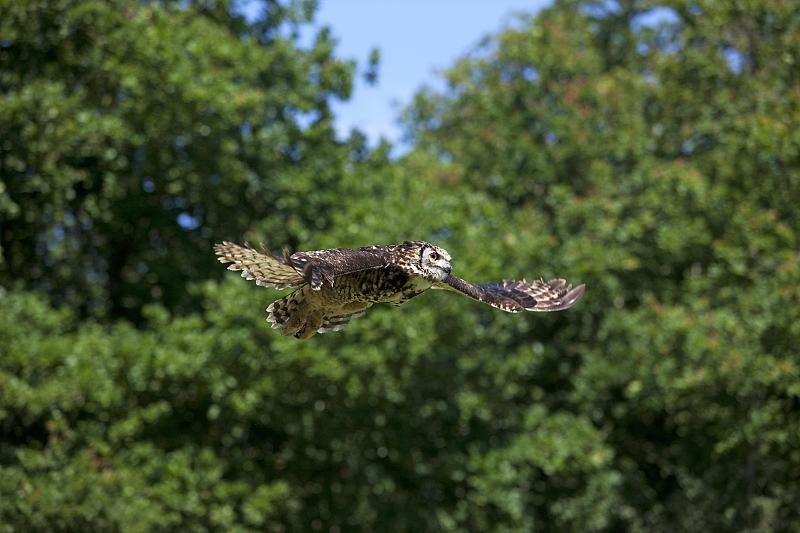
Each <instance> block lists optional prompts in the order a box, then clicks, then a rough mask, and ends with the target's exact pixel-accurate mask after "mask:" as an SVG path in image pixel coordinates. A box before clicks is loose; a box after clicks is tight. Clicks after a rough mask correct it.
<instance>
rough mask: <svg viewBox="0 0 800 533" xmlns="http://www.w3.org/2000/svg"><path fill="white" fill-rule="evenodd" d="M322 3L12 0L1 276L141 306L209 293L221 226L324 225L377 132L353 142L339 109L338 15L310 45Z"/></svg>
mask: <svg viewBox="0 0 800 533" xmlns="http://www.w3.org/2000/svg"><path fill="white" fill-rule="evenodd" d="M311 13H312V7H311V4H308V3H298V4H292V5H291V7H290V6H287V5H284V4H282V3H280V2H275V1H268V2H264V4H263V12H262V13H261V15H260V16H259V17H258V18H256V19H255V20H252V21H248V20H247V19H246V18H245V17H244V15H242V14H241V13H240V12H239V11H237V10H236V9H234V6H233V4H232V3H230V2H228V1H220V2H176V1H169V2H132V1H127V0H120V1H113V2H94V1H88V0H85V1H84V0H59V1H57V2H35V1H29V2H28V1H26V2H11V1H4V2H2V4H0V34H1V35H2V36H3V40H2V44H0V73H1V74H0V98H2V100H0V139H2V150H3V156H2V157H1V158H0V181H1V182H2V184H3V187H2V189H0V217H1V218H0V250H2V259H0V283H2V284H4V285H6V286H9V287H19V288H24V289H33V290H42V291H45V292H46V293H47V294H49V295H50V296H51V298H52V299H53V301H57V302H65V303H68V304H69V305H70V306H71V307H73V308H75V309H79V310H80V314H81V315H82V316H93V317H97V318H106V317H108V318H127V319H131V320H134V321H138V320H139V318H140V313H141V307H142V306H143V305H144V304H146V303H148V302H153V301H155V302H160V303H162V304H163V305H165V306H166V307H167V308H168V309H172V310H175V311H177V312H187V311H189V310H191V309H192V308H193V307H194V306H196V305H197V300H196V299H194V298H192V297H191V295H190V293H189V292H188V291H187V290H186V289H187V284H188V283H190V282H191V281H192V280H202V279H205V278H206V277H208V276H209V275H211V274H212V272H215V270H214V268H215V265H214V264H213V262H210V261H208V258H207V253H206V252H207V250H208V244H209V242H213V240H214V239H220V238H223V237H225V238H228V237H230V236H232V235H236V236H239V235H243V234H245V235H254V233H252V232H254V231H255V230H258V231H259V233H262V232H263V233H266V234H269V235H271V236H273V238H274V239H275V240H276V241H279V242H284V243H286V244H289V245H292V244H295V243H296V242H297V241H298V240H299V239H302V238H305V232H306V231H307V228H316V229H324V228H325V227H326V226H327V224H328V221H327V220H326V218H325V213H328V212H329V211H330V209H329V207H330V205H331V204H332V202H333V201H334V198H333V197H332V196H331V195H330V192H329V191H330V189H331V187H332V184H333V183H335V182H336V180H337V179H339V178H340V176H341V173H342V172H343V169H344V164H345V162H346V161H348V159H349V156H350V152H351V151H352V150H354V149H357V148H358V147H359V142H358V141H357V140H354V141H353V143H352V144H348V143H339V142H337V141H336V140H335V135H334V130H333V127H332V116H331V112H330V109H329V106H328V104H329V101H330V99H331V98H346V97H348V95H349V93H350V88H351V78H352V74H353V72H352V71H353V64H352V63H349V62H345V61H342V60H339V59H336V58H335V57H334V56H333V48H334V44H335V43H334V41H333V40H332V38H331V37H330V34H329V32H328V31H327V30H322V31H320V32H319V33H318V35H317V36H316V40H315V41H314V43H313V44H312V45H311V46H310V47H309V48H307V49H303V48H300V47H299V46H298V44H297V41H296V39H297V26H298V25H299V24H300V23H302V22H304V21H306V20H308V19H309V18H310V16H311ZM268 215H269V216H270V217H271V218H269V219H268V222H267V223H266V224H267V225H266V226H263V227H257V226H255V225H256V224H258V223H259V221H262V220H265V219H267V216H268Z"/></svg>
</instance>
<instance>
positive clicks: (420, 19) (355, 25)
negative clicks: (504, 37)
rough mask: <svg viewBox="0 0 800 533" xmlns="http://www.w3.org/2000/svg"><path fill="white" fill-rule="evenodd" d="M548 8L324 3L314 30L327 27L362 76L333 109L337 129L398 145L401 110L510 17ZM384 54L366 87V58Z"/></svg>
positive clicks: (437, 1)
mask: <svg viewBox="0 0 800 533" xmlns="http://www.w3.org/2000/svg"><path fill="white" fill-rule="evenodd" d="M549 4H550V0H320V6H319V10H318V11H317V14H316V19H315V22H314V25H315V26H318V27H319V26H322V25H327V26H330V27H331V30H332V33H333V35H334V36H335V37H337V38H338V40H339V46H338V48H337V54H336V55H337V56H338V57H341V58H347V59H355V60H356V61H357V62H358V64H359V67H360V69H359V75H358V76H357V78H356V80H355V90H354V92H353V95H352V98H351V99H350V100H349V101H348V102H345V103H336V104H335V106H334V111H335V113H336V116H337V117H338V121H337V129H338V130H339V132H340V134H341V136H342V137H346V136H347V133H348V132H349V131H350V129H351V128H358V129H360V130H361V131H362V132H364V133H365V134H366V135H367V137H368V138H369V139H370V143H371V144H374V143H375V142H376V141H377V140H378V139H379V138H380V137H381V136H383V137H386V138H387V139H389V140H390V141H392V142H398V141H399V140H400V137H401V130H400V128H399V127H398V125H397V123H396V121H397V117H398V115H399V113H400V109H401V108H402V107H403V106H404V105H406V104H408V103H409V102H410V101H411V97H412V96H413V94H414V92H415V91H416V90H417V89H419V88H420V87H421V86H423V85H432V86H434V87H435V86H437V83H438V79H437V76H436V71H437V70H442V69H445V68H447V67H448V66H450V65H452V64H453V63H454V61H455V60H456V59H457V58H458V57H460V56H462V55H464V54H465V53H467V52H468V51H469V50H470V49H472V48H473V47H474V46H475V45H476V44H477V43H478V42H479V41H480V40H481V38H483V37H485V36H486V35H488V34H490V33H494V32H496V31H497V30H499V29H501V28H502V27H503V26H504V24H506V23H507V22H509V21H510V20H512V15H513V13H519V12H526V13H535V12H537V11H539V10H540V9H542V8H543V7H545V6H547V5H549ZM373 47H377V48H378V49H379V50H380V53H381V62H380V67H379V76H378V83H377V84H375V85H372V86H370V85H367V84H366V83H365V82H364V79H363V76H362V75H361V74H363V69H364V67H365V66H366V64H367V58H368V56H369V52H370V50H371V49H372V48H373Z"/></svg>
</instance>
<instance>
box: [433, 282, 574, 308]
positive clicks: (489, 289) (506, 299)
mask: <svg viewBox="0 0 800 533" xmlns="http://www.w3.org/2000/svg"><path fill="white" fill-rule="evenodd" d="M434 287H435V288H437V289H449V290H452V291H456V292H459V293H461V294H465V295H467V296H469V297H470V298H472V299H474V300H477V301H479V302H483V303H486V304H489V305H491V306H492V307H495V308H497V309H500V310H502V311H506V312H507V313H520V312H522V311H561V310H563V309H568V308H570V307H572V306H573V305H575V302H577V301H578V300H579V299H580V297H581V296H583V291H584V290H586V285H585V284H581V285H578V286H577V287H575V288H574V289H573V288H572V286H569V285H567V282H566V281H565V280H563V279H552V280H550V281H544V280H536V281H533V282H528V281H524V280H523V281H503V282H500V283H488V284H485V285H474V284H472V283H469V282H466V281H464V280H463V279H461V278H458V277H456V276H453V275H452V274H451V275H448V276H447V278H446V279H445V280H444V281H443V282H438V283H435V284H434Z"/></svg>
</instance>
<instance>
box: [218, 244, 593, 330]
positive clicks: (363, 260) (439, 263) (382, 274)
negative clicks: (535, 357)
mask: <svg viewBox="0 0 800 533" xmlns="http://www.w3.org/2000/svg"><path fill="white" fill-rule="evenodd" d="M214 252H215V253H216V254H217V258H218V260H219V261H220V262H222V263H230V265H228V269H229V270H240V271H241V272H242V277H244V278H245V279H248V280H253V281H255V282H256V283H257V284H258V285H261V286H265V287H274V288H278V289H282V288H290V287H291V288H296V290H295V291H293V292H292V293H290V294H288V295H287V296H284V297H283V298H281V299H279V300H276V301H275V302H273V303H272V304H270V306H269V307H267V320H268V321H269V322H270V324H272V327H273V328H275V329H278V330H280V332H281V333H282V334H283V335H294V336H295V337H297V338H301V339H307V338H309V337H311V336H312V335H314V334H315V333H325V332H328V331H338V330H340V329H342V328H343V327H344V326H345V325H346V324H347V323H348V322H349V321H350V320H351V319H353V318H356V317H358V316H361V315H363V314H364V311H365V310H366V309H368V308H369V307H370V306H372V305H373V304H376V303H391V304H394V305H400V304H402V303H404V302H406V301H408V300H409V299H411V298H413V297H414V296H417V295H418V294H420V293H422V292H424V291H426V290H428V289H430V288H435V289H448V290H451V291H456V292H459V293H461V294H464V295H466V296H469V297H470V298H472V299H474V300H477V301H479V302H483V303H486V304H489V305H491V306H492V307H495V308H497V309H501V310H503V311H506V312H509V313H519V312H522V311H560V310H563V309H567V308H569V307H572V306H573V305H574V304H575V302H577V301H578V299H579V298H580V297H581V296H582V295H583V292H584V289H585V285H579V286H577V287H575V288H574V289H573V288H572V287H570V286H568V285H567V283H566V281H565V280H563V279H553V280H550V281H547V282H545V281H544V280H537V281H534V282H531V283H529V282H527V281H525V280H522V281H503V282H499V283H489V284H484V285H474V284H471V283H468V282H466V281H464V280H462V279H461V278H458V277H456V276H453V275H452V274H451V273H450V271H451V264H450V254H449V253H447V251H446V250H444V249H442V248H439V247H438V246H435V245H433V244H430V243H428V242H424V241H406V242H404V243H400V244H392V245H387V246H365V247H363V248H358V249H355V250H350V249H346V248H335V249H330V250H317V251H311V252H298V253H295V254H289V253H288V251H284V253H283V256H282V257H277V256H274V255H271V254H269V253H263V252H259V251H257V250H255V249H254V248H251V247H249V246H240V245H238V244H234V243H231V242H223V243H221V244H217V245H215V246H214Z"/></svg>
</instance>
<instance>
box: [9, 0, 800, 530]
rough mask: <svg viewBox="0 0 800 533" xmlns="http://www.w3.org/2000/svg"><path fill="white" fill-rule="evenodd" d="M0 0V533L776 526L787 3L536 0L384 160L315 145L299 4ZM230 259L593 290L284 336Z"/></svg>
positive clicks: (795, 33) (784, 279) (428, 100)
mask: <svg viewBox="0 0 800 533" xmlns="http://www.w3.org/2000/svg"><path fill="white" fill-rule="evenodd" d="M0 6H2V7H1V8H0V65H2V69H0V118H2V120H0V146H1V147H2V153H1V154H0V176H1V177H2V181H0V186H1V187H2V188H0V239H2V240H0V245H2V263H0V332H2V335H0V496H1V497H0V530H8V531H11V530H18V529H19V530H28V529H33V530H75V529H92V530H116V529H120V530H126V531H128V530H130V531H139V530H141V531H150V530H154V529H159V530H160V529H176V530H177V529H180V530H187V529H188V530H209V529H210V530H215V529H217V530H237V531H250V530H253V531H264V530H267V531H316V530H320V531H332V532H335V531H407V530H417V531H617V530H623V531H667V530H670V531H672V530H676V529H677V530H685V531H708V530H714V531H742V530H744V531H761V530H772V531H791V530H795V529H797V528H798V527H800V514H798V511H797V505H796V495H797V494H798V493H800V483H799V482H798V480H800V452H798V446H797V443H798V438H800V409H799V407H800V400H799V398H800V379H799V378H800V370H799V369H798V365H800V359H798V355H797V346H798V345H800V269H799V268H798V266H797V265H798V259H800V254H799V253H798V250H800V242H798V240H799V239H798V232H800V218H799V217H798V216H797V210H796V207H795V206H796V205H800V170H798V169H800V133H798V132H800V128H798V125H800V91H799V90H798V87H800V74H798V72H800V71H798V69H797V68H796V62H797V61H798V60H800V53H799V52H800V7H798V6H796V5H795V4H794V3H791V2H781V1H779V0H757V1H753V2H748V3H747V4H746V5H744V4H742V5H739V4H735V3H733V4H730V5H728V6H722V5H721V4H720V3H717V2H711V1H710V0H709V1H704V0H696V1H690V2H687V1H683V0H674V1H663V2H656V1H649V0H624V1H623V0H620V1H617V2H594V1H578V0H563V1H559V2H556V3H555V5H553V6H552V7H551V8H548V9H546V10H544V11H542V12H541V13H540V14H538V15H536V16H535V17H522V18H520V19H519V20H517V21H515V23H514V24H512V25H510V26H509V27H507V28H505V29H504V30H502V31H500V32H498V33H497V34H496V35H494V36H492V37H490V38H488V39H487V40H486V41H485V43H484V44H483V45H482V46H481V47H479V48H477V49H476V50H475V51H474V52H472V53H471V54H469V55H468V56H466V57H464V58H463V59H461V60H460V61H458V62H457V63H456V64H455V65H453V66H452V68H450V69H449V70H448V72H447V73H446V80H447V88H446V90H444V91H442V92H438V93H437V92H433V91H431V90H424V91H421V92H420V93H419V94H418V95H417V97H416V99H415V101H414V103H413V104H412V105H411V106H410V107H409V108H408V109H407V110H406V111H405V113H404V120H405V122H406V124H407V127H408V133H409V139H410V141H411V147H412V149H411V151H410V152H409V153H408V155H406V156H404V157H403V158H401V159H399V160H394V161H392V160H390V159H389V158H388V156H387V153H388V149H389V147H388V146H386V145H379V146H377V147H375V148H373V149H368V148H367V147H366V146H365V145H364V143H363V140H362V139H361V137H360V136H359V135H358V134H357V133H356V134H354V135H353V136H352V137H351V139H350V140H348V141H346V142H338V141H336V139H335V136H334V133H333V130H332V126H331V121H332V118H333V117H332V116H331V114H330V111H329V110H328V102H329V100H330V98H334V97H346V96H347V94H348V91H349V84H350V81H351V76H352V75H353V65H352V64H351V63H348V62H346V61H343V60H341V59H338V58H336V57H335V53H334V52H335V51H334V41H333V38H332V37H331V36H330V34H329V33H328V32H327V31H326V30H323V31H322V32H320V34H319V35H318V37H317V39H316V41H315V42H314V44H312V45H311V46H309V47H303V46H301V45H300V44H299V42H298V41H297V40H296V30H297V25H298V24H302V22H303V21H306V20H308V19H309V17H310V13H311V11H313V5H311V4H308V5H306V4H294V3H292V4H280V3H277V2H265V3H264V4H263V7H264V11H263V13H262V16H261V17H260V18H258V19H256V20H248V19H245V18H243V17H242V16H241V15H239V14H237V11H236V9H234V8H235V6H233V5H231V4H228V3H225V2H219V3H214V2H174V3H173V2H159V3H148V2H137V3H132V2H131V3H129V2H122V1H120V2H90V1H88V0H74V1H67V0H62V1H59V2H47V3H40V2H35V1H33V0H31V1H25V2H16V3H13V4H12V3H10V2H4V3H2V4H0ZM370 69H374V65H372V66H370ZM241 237H247V238H250V239H252V240H254V241H258V240H264V241H265V242H268V243H269V245H270V246H271V247H272V248H273V249H278V248H280V246H282V245H284V244H288V245H290V246H293V247H300V248H303V249H312V248H317V247H329V246H348V245H352V246H355V245H363V244H368V243H372V242H385V243H388V242H393V241H398V240H403V239H405V238H424V239H429V240H433V241H436V242H438V243H440V244H442V245H444V246H445V247H446V248H448V250H450V252H451V253H452V255H453V257H454V260H455V268H456V269H457V270H458V272H459V273H460V274H462V275H463V276H464V277H466V278H468V279H474V280H476V281H481V280H487V281H488V280H494V279H500V278H503V277H512V276H522V275H527V276H530V277H533V276H539V275H541V276H544V277H546V278H547V277H553V276H557V275H558V276H564V277H567V278H568V279H570V280H575V281H583V282H586V283H587V285H588V290H587V293H586V296H585V297H584V300H583V301H582V302H581V303H580V304H579V305H578V306H576V307H575V308H573V309H572V310H570V311H569V312H566V313H561V314H554V315H544V316H542V315H539V316H533V315H531V314H528V315H506V314H502V313H498V312H495V311H494V310H492V309H490V308H485V307H483V306H481V305H479V304H477V303H474V302H470V301H468V300H466V299H460V298H456V297H454V296H453V295H449V294H441V293H438V292H437V293H432V294H426V295H423V296H421V297H419V298H417V299H415V300H413V301H411V302H409V303H408V304H407V305H405V306H404V307H403V308H401V309H389V308H386V309H381V308H378V309H374V310H372V311H370V312H369V313H368V314H367V315H366V316H365V317H363V318H361V319H359V320H356V321H354V322H353V323H351V324H350V325H349V326H348V327H347V328H346V329H345V330H344V331H342V332H341V333H337V334H327V335H321V336H316V337H314V338H313V339H311V340H309V341H308V342H299V341H297V340H295V339H286V338H282V337H279V336H276V335H275V334H274V332H273V331H272V330H270V329H269V328H267V327H266V325H265V323H264V320H263V316H262V312H261V311H260V310H261V309H263V308H264V307H265V306H266V304H267V302H268V301H270V300H271V299H272V298H274V297H275V296H277V294H278V293H277V292H275V291H266V290H263V289H258V288H256V287H254V286H251V285H249V284H246V283H245V282H244V281H243V280H241V279H240V278H238V277H237V276H233V275H230V276H225V275H224V269H222V268H221V267H219V265H217V264H216V263H215V262H214V260H213V256H212V254H211V252H210V245H211V243H212V242H213V241H214V240H219V239H223V238H225V239H232V240H238V239H240V238H241Z"/></svg>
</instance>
